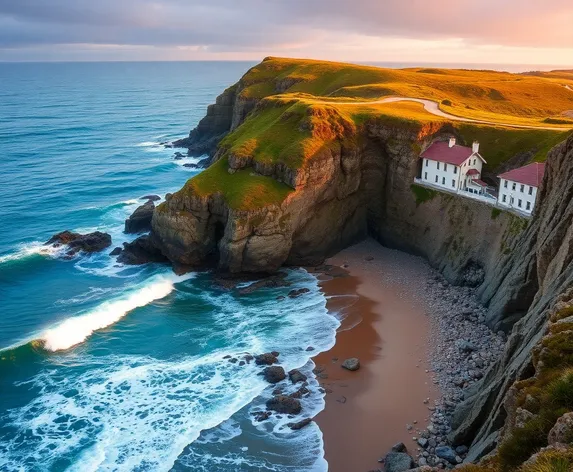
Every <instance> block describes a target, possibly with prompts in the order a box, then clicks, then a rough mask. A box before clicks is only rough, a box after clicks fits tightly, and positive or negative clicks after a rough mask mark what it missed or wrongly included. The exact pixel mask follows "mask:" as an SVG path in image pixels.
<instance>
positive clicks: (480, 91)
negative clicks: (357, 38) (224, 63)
mask: <svg viewBox="0 0 573 472" xmlns="http://www.w3.org/2000/svg"><path fill="white" fill-rule="evenodd" d="M241 82H242V85H243V90H242V95H243V96H245V97H252V98H262V97H266V96H269V95H273V94H276V93H284V92H289V93H296V92H298V93H307V94H311V95H313V96H316V97H350V98H354V99H378V98H381V97H385V96H390V95H394V96H403V97H416V98H427V99H430V100H435V101H437V102H440V107H441V108H442V109H443V110H444V111H446V112H448V113H451V114H454V115H459V116H464V117H467V118H474V119H479V120H491V121H494V122H504V123H515V124H538V125H540V126H541V125H543V124H544V123H543V120H545V119H547V118H555V119H559V118H567V116H565V115H564V114H565V113H567V112H571V111H573V76H572V77H569V76H568V75H564V74H560V75H558V76H544V75H539V76H534V75H531V76H528V75H522V74H510V73H507V72H496V71H475V70H461V69H427V68H413V69H383V68H378V67H370V66H360V65H351V64H342V63H336V62H326V61H310V60H302V59H281V58H267V59H266V60H264V61H263V62H262V63H260V64H259V65H257V66H255V67H253V68H252V69H251V70H250V71H249V72H248V73H247V74H246V75H245V76H244V77H243V79H242V81H241ZM566 86H568V87H570V88H567V87H566ZM566 128H567V126H566ZM568 128H570V126H568Z"/></svg>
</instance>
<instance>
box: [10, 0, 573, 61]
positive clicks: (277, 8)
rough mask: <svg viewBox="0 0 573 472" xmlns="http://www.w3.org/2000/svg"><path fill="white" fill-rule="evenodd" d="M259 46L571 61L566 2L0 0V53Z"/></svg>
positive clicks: (358, 56) (170, 52)
mask: <svg viewBox="0 0 573 472" xmlns="http://www.w3.org/2000/svg"><path fill="white" fill-rule="evenodd" d="M266 56H288V57H307V58H317V59H319V58H320V59H328V60H341V61H352V62H376V61H379V62H398V63H419V64H432V63H435V64H447V63H458V64H459V63H474V64H475V63H487V64H539V65H544V64H547V65H552V66H559V67H561V68H571V69H573V0H0V61H125V60H128V61H170V60H249V61H254V60H260V59H262V58H264V57H266Z"/></svg>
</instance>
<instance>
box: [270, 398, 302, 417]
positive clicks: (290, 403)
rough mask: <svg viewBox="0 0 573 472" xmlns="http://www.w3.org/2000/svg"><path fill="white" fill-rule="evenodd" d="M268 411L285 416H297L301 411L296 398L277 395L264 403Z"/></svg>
mask: <svg viewBox="0 0 573 472" xmlns="http://www.w3.org/2000/svg"><path fill="white" fill-rule="evenodd" d="M266 405H267V408H268V409H269V410H273V411H276V412H277V413H282V414H285V415H298V414H299V413H300V412H301V411H302V405H301V404H300V401H299V400H297V399H296V398H292V397H289V396H288V395H277V396H275V397H273V398H271V399H270V400H268V401H267V403H266Z"/></svg>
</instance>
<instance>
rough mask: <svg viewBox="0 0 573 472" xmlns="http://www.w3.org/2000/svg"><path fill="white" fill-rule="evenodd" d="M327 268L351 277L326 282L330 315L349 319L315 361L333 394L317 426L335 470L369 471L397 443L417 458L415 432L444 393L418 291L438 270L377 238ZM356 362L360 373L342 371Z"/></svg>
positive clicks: (337, 276) (344, 253)
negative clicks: (436, 379)
mask: <svg viewBox="0 0 573 472" xmlns="http://www.w3.org/2000/svg"><path fill="white" fill-rule="evenodd" d="M327 263H328V264H331V265H333V266H339V267H343V268H344V269H345V270H346V271H347V272H348V273H347V274H346V275H344V274H343V273H338V272H342V271H335V273H334V277H332V276H323V277H322V282H321V286H322V289H323V290H324V292H325V294H326V296H327V298H328V308H329V310H330V311H331V312H333V313H339V315H341V316H342V317H343V318H344V320H343V322H342V325H341V327H340V328H339V332H338V334H337V339H336V345H335V346H334V347H333V348H332V349H331V350H330V351H327V352H325V353H322V354H320V355H318V356H317V357H316V358H315V363H316V365H317V372H318V376H319V379H320V378H322V380H321V384H322V386H323V388H324V389H325V390H326V392H327V395H326V408H325V410H324V411H322V412H321V413H320V414H319V415H318V416H317V417H316V421H317V423H318V424H319V426H320V427H321V429H322V431H323V434H324V442H325V451H326V459H327V460H328V462H329V470H330V471H332V472H349V471H352V472H354V471H362V470H364V471H368V470H372V469H376V468H377V467H379V466H380V464H379V463H378V462H377V459H378V458H380V457H381V456H383V455H384V454H385V453H387V452H388V450H389V449H390V448H391V447H392V446H393V445H394V444H395V443H397V442H400V441H401V442H404V443H405V444H406V445H407V446H408V448H409V451H410V452H411V453H412V454H413V455H415V453H416V444H415V443H414V441H413V440H412V437H413V436H415V434H416V433H415V431H414V429H415V428H419V427H422V428H423V427H424V426H425V424H426V423H427V421H428V419H429V415H430V414H431V412H430V410H428V406H432V405H433V404H434V399H436V398H437V397H438V394H439V392H438V389H437V388H436V386H435V385H434V383H433V381H432V379H431V374H430V373H428V370H429V369H430V367H429V363H428V360H427V359H428V355H427V353H428V341H429V339H428V338H429V336H430V326H429V319H428V317H427V315H426V313H427V307H426V306H425V303H424V300H423V298H422V297H421V296H418V292H417V290H416V287H419V286H421V285H420V284H423V283H425V280H427V277H429V276H430V273H431V270H430V268H429V267H428V265H427V264H426V263H425V262H424V261H423V260H422V259H420V258H417V257H414V256H410V255H408V254H405V253H401V252H398V251H393V250H390V249H387V248H384V247H383V246H381V245H380V244H378V243H376V242H375V241H373V240H368V241H365V242H362V243H359V244H357V245H355V246H353V247H351V248H348V249H346V250H344V251H342V252H340V253H339V254H337V255H336V256H335V257H333V258H331V259H330V260H328V261H327ZM350 357H357V358H359V359H360V363H361V368H360V370H358V371H355V372H350V371H347V370H346V369H343V368H342V367H341V363H342V362H343V361H344V359H347V358H350ZM427 398H430V402H429V404H426V403H424V400H425V399H427ZM408 425H412V430H409V429H408Z"/></svg>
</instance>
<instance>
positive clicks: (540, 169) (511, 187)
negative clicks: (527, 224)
mask: <svg viewBox="0 0 573 472" xmlns="http://www.w3.org/2000/svg"><path fill="white" fill-rule="evenodd" d="M544 173H545V164H544V163H539V162H534V163H533V164H528V165H526V166H523V167H519V168H517V169H513V170H510V171H509V172H505V173H504V174H501V175H498V177H499V179H500V183H499V195H498V197H497V201H498V203H499V204H500V205H501V206H505V207H508V208H514V209H516V210H519V211H522V212H524V213H527V214H531V212H533V209H534V208H535V200H536V199H537V190H538V189H539V186H540V185H541V182H542V181H543V174H544Z"/></svg>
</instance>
